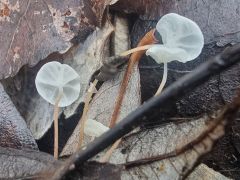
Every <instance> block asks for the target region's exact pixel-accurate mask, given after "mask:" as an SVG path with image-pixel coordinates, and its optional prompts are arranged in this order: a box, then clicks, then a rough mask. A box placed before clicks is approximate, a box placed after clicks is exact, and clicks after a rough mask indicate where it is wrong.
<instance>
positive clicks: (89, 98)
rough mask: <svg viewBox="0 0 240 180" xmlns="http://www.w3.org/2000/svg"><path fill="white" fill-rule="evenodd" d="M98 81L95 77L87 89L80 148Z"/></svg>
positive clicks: (81, 121) (81, 125)
mask: <svg viewBox="0 0 240 180" xmlns="http://www.w3.org/2000/svg"><path fill="white" fill-rule="evenodd" d="M97 83H98V80H97V79H95V80H94V81H93V83H92V84H91V86H90V87H89V89H88V91H87V95H86V98H85V100H84V102H85V105H84V109H83V115H82V117H81V119H80V123H81V124H80V135H79V143H78V149H80V148H81V147H82V143H83V140H84V126H85V123H86V121H87V113H88V109H89V103H90V101H91V98H92V95H93V93H94V91H93V89H94V88H95V87H96V84H97Z"/></svg>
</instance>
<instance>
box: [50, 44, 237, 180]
mask: <svg viewBox="0 0 240 180" xmlns="http://www.w3.org/2000/svg"><path fill="white" fill-rule="evenodd" d="M238 61H240V44H237V45H234V46H232V47H229V48H226V49H225V50H224V51H223V52H222V53H221V54H219V55H217V56H215V57H213V58H211V59H209V60H208V61H207V62H205V63H203V64H202V65H201V66H199V67H198V68H197V69H195V70H194V71H193V72H192V73H190V74H187V75H186V76H184V77H182V78H180V79H179V80H178V81H176V82H174V83H173V84H172V85H170V86H169V87H168V88H166V90H165V91H163V92H162V94H161V95H159V96H156V97H154V98H152V99H150V100H149V101H148V102H146V103H144V104H143V105H142V106H140V107H139V108H138V109H137V110H135V111H133V112H132V113H130V114H129V115H128V116H127V117H126V118H124V119H123V120H122V121H120V122H119V123H118V124H117V125H116V126H114V127H113V128H112V129H110V130H109V131H107V132H106V133H104V134H103V135H102V136H100V137H99V138H97V139H96V140H95V141H93V142H92V143H90V144H89V145H88V146H87V148H86V149H85V150H82V151H79V152H76V153H75V154H73V155H72V156H71V157H70V158H69V159H68V160H67V161H66V162H65V163H64V165H63V166H61V167H60V168H58V169H57V170H56V171H55V173H54V174H53V176H52V177H51V179H61V177H63V176H64V175H65V174H66V173H67V172H69V171H70V167H72V166H74V165H81V164H82V163H84V162H85V161H86V160H88V159H89V158H92V157H93V156H95V155H96V154H98V153H99V152H101V151H102V150H104V149H105V148H107V147H108V146H109V145H111V144H113V143H114V142H115V141H116V140H118V139H119V138H121V137H123V136H124V135H126V134H127V133H129V132H131V131H132V130H133V129H135V128H136V127H138V126H139V125H141V123H142V122H143V120H145V119H151V118H153V116H154V115H156V114H157V113H158V112H159V109H160V108H163V107H165V106H166V104H169V103H173V102H175V101H176V100H177V99H179V98H180V97H182V96H183V95H185V94H186V93H187V92H189V91H192V90H193V89H194V88H196V87H197V86H199V85H200V84H202V83H203V82H205V81H206V80H208V79H209V78H210V77H211V76H212V75H215V74H217V73H220V72H221V71H223V70H226V69H227V68H229V67H230V66H232V65H234V64H236V63H237V62H238Z"/></svg>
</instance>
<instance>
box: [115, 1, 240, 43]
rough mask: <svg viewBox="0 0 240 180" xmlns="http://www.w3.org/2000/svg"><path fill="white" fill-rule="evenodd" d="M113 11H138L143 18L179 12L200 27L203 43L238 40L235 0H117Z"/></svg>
mask: <svg viewBox="0 0 240 180" xmlns="http://www.w3.org/2000/svg"><path fill="white" fill-rule="evenodd" d="M112 8H114V10H118V11H125V12H127V13H138V14H140V15H142V16H141V18H142V19H144V20H155V21H158V20H159V19H160V17H161V16H163V15H165V14H167V13H173V12H175V13H178V14H181V15H183V16H186V17H188V18H190V19H192V20H194V21H195V22H196V23H197V24H199V26H200V28H201V29H202V30H203V34H204V38H205V43H206V44H208V43H210V42H212V41H214V42H217V43H218V45H219V46H223V45H225V44H227V43H229V42H230V41H234V42H235V41H237V42H239V34H240V27H239V24H238V23H235V22H239V20H240V15H239V13H238V9H239V8H240V4H239V3H238V2H237V1H235V0H229V1H225V0H216V1H202V0H181V1H179V0H168V1H162V0H142V1H132V0H119V1H118V2H117V3H116V4H114V5H113V6H112Z"/></svg>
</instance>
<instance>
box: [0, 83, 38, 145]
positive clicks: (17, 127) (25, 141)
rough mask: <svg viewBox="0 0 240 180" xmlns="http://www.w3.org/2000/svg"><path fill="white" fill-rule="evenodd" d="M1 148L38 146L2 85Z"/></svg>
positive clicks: (0, 88)
mask: <svg viewBox="0 0 240 180" xmlns="http://www.w3.org/2000/svg"><path fill="white" fill-rule="evenodd" d="M0 104H1V106H0V146H2V147H11V148H16V149H35V150H37V149H38V148H37V144H36V142H35V140H34V138H33V136H32V134H31V132H30V130H29V129H28V127H27V125H26V123H25V121H24V119H23V118H22V116H21V115H20V114H19V112H18V111H17V109H16V108H15V106H14V104H13V103H12V101H11V99H10V98H9V96H8V95H7V93H6V92H5V91H4V88H3V86H2V84H0Z"/></svg>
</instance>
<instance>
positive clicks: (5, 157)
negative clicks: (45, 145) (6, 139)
mask: <svg viewBox="0 0 240 180" xmlns="http://www.w3.org/2000/svg"><path fill="white" fill-rule="evenodd" d="M0 163H1V166H0V179H18V178H19V179H27V177H28V178H30V177H31V178H32V179H37V178H39V175H37V173H40V172H41V171H44V170H46V169H47V170H48V171H49V172H51V171H54V167H57V166H58V165H60V164H61V163H60V162H58V161H56V160H55V159H54V158H53V157H52V156H50V155H48V154H46V153H41V152H37V151H30V150H16V149H11V148H2V147H0ZM45 175H46V174H45Z"/></svg>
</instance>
